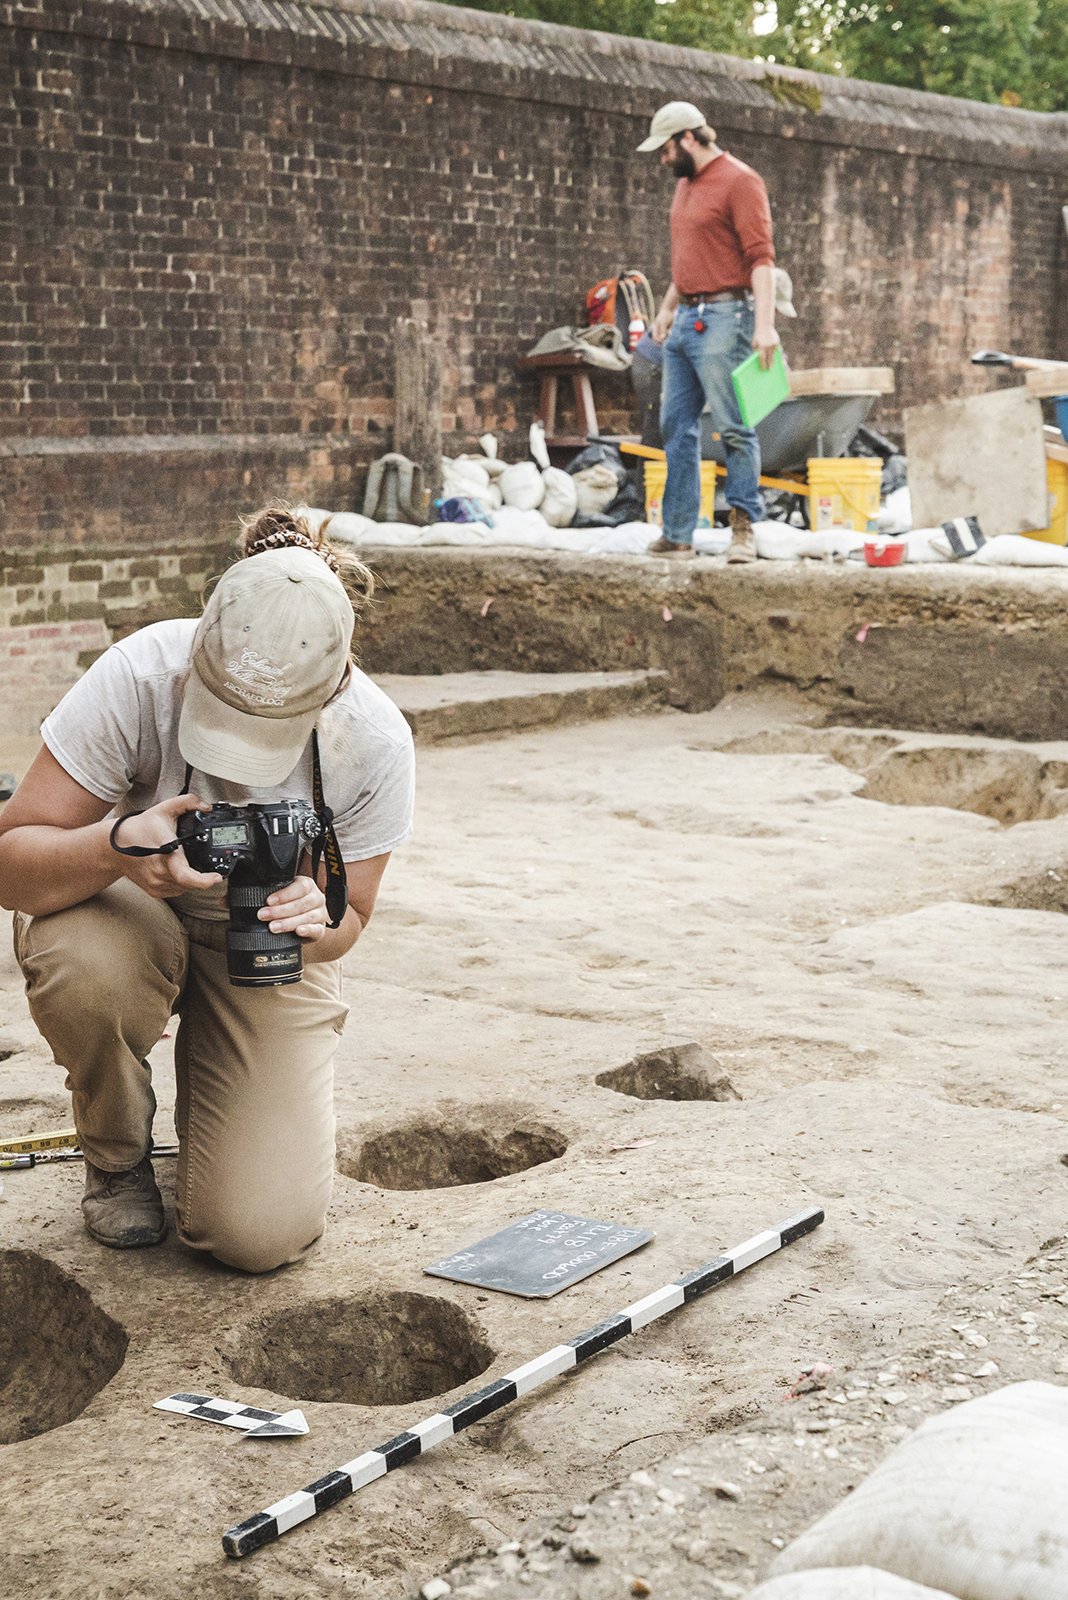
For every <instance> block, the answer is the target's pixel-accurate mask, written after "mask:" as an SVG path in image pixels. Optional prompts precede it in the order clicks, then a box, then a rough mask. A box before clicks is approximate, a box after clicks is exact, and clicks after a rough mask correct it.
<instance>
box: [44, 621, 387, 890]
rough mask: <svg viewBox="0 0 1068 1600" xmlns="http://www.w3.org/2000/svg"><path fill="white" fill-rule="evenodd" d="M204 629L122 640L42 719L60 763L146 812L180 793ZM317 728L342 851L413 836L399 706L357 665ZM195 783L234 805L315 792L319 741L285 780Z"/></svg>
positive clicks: (361, 851)
mask: <svg viewBox="0 0 1068 1600" xmlns="http://www.w3.org/2000/svg"><path fill="white" fill-rule="evenodd" d="M196 626H197V625H196V622H195V621H194V620H191V619H182V620H177V621H173V622H156V623H153V624H152V625H151V626H149V627H147V628H142V629H141V630H140V631H139V632H138V633H135V634H133V635H131V637H130V638H128V639H122V640H120V641H119V643H118V644H113V645H112V646H111V648H110V649H109V650H106V651H105V652H104V654H103V655H102V656H100V657H99V658H98V659H97V660H96V661H94V663H93V665H92V666H91V667H90V668H89V670H88V672H86V673H85V674H84V676H83V677H82V678H80V679H79V680H78V682H77V683H76V684H75V685H74V687H73V688H72V689H71V690H70V691H69V692H68V693H67V694H66V695H64V697H63V699H62V700H61V701H60V702H59V705H58V706H57V707H56V709H55V710H54V711H53V712H52V714H51V716H49V717H48V718H47V719H46V720H45V722H44V724H43V726H42V728H41V736H42V738H43V739H44V742H45V744H46V745H47V746H48V748H49V750H50V751H51V752H52V754H53V755H54V756H55V758H56V760H57V761H58V762H59V764H60V766H61V767H63V769H64V770H65V771H66V772H68V773H69V774H70V776H71V777H72V778H74V779H75V780H76V781H77V782H78V783H80V784H81V785H82V787H83V788H84V789H88V790H89V793H90V794H94V795H96V796H97V798H98V799H100V800H106V801H108V802H109V804H111V805H113V806H114V807H115V809H116V811H118V812H126V811H143V810H146V809H147V808H148V807H149V806H154V805H156V804H157V803H158V802H159V801H160V800H168V799H172V798H173V797H174V796H175V795H178V794H181V792H182V788H183V786H184V783H185V761H184V760H183V758H182V754H181V752H180V750H179V749H178V719H179V717H180V715H181V710H182V692H183V690H184V688H185V682H186V678H187V677H188V675H189V672H190V670H191V667H190V653H191V649H192V643H193V635H194V633H195V632H196ZM318 732H319V757H320V761H321V763H322V774H323V797H324V799H325V801H326V804H327V805H328V806H330V807H331V809H332V810H333V813H334V827H335V829H336V831H337V838H338V844H339V845H340V847H341V854H342V857H343V858H344V860H346V861H364V860H366V859H367V858H368V857H370V856H378V855H384V854H385V853H386V852H387V851H390V850H395V849H396V847H397V846H398V845H399V844H402V843H403V842H404V840H405V839H406V838H407V837H408V835H409V834H410V833H411V830H412V806H413V799H414V790H415V755H414V750H413V747H412V736H411V731H410V729H409V727H408V724H407V723H406V722H405V720H404V718H403V716H402V715H401V713H400V711H398V709H397V707H396V706H395V705H394V704H393V701H392V700H390V699H389V697H388V696H387V695H386V694H384V693H383V692H382V690H381V689H379V688H378V686H377V685H376V684H374V683H372V682H371V680H370V678H368V677H367V675H366V674H365V673H363V672H360V671H359V669H358V668H356V667H353V669H352V671H351V673H350V675H349V680H348V682H347V684H346V685H345V687H344V688H343V689H342V690H341V691H340V692H339V693H338V694H336V695H335V696H334V698H333V699H332V700H330V701H329V702H328V703H327V704H326V705H325V706H324V707H323V709H322V712H321V713H320V715H319V722H318ZM190 792H191V793H193V794H196V795H199V797H200V798H201V799H202V800H229V801H231V802H233V803H241V802H244V801H247V800H254V801H260V802H263V801H269V800H309V801H310V800H311V798H312V750H311V740H309V741H308V744H307V746H306V748H305V750H304V754H303V755H302V756H301V759H300V761H299V762H298V763H297V766H296V767H295V769H294V770H293V772H292V773H291V774H290V776H289V777H288V778H287V779H286V780H285V781H284V782H283V783H281V784H279V785H278V786H277V787H276V788H273V789H246V788H244V787H242V786H241V785H239V784H234V783H227V782H225V781H224V780H223V779H221V778H214V777H212V776H211V775H210V774H208V773H203V772H199V771H197V770H196V769H194V771H193V775H192V779H191V781H190ZM184 898H185V897H184V896H183V899H184ZM210 898H212V899H217V898H218V897H217V896H215V895H211V896H210ZM190 909H192V908H190Z"/></svg>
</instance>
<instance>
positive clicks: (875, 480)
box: [808, 456, 883, 533]
mask: <svg viewBox="0 0 1068 1600" xmlns="http://www.w3.org/2000/svg"><path fill="white" fill-rule="evenodd" d="M882 476H883V464H882V462H881V461H880V460H878V458H877V457H875V456H814V457H813V458H812V460H810V461H809V463H808V520H809V524H810V526H811V527H813V528H815V529H817V530H818V529H820V528H856V529H859V531H860V532H861V533H863V532H865V531H866V530H867V528H868V527H869V526H870V525H871V524H872V522H873V521H874V519H875V517H876V516H877V515H878V512H879V504H880V486H881V484H882Z"/></svg>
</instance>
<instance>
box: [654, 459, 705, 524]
mask: <svg viewBox="0 0 1068 1600" xmlns="http://www.w3.org/2000/svg"><path fill="white" fill-rule="evenodd" d="M666 483H667V462H666V461H646V463H645V520H646V522H652V523H655V525H656V526H657V527H658V528H662V527H663V526H664V517H663V505H664V485H665V484H666ZM715 520H716V463H715V462H714V461H702V462H701V509H700V510H699V511H698V513H697V526H698V527H699V528H711V527H712V525H713V523H714V522H715Z"/></svg>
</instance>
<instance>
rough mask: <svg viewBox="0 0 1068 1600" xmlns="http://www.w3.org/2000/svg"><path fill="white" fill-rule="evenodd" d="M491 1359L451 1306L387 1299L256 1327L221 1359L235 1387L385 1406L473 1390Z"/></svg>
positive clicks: (479, 1335) (346, 1303) (405, 1297)
mask: <svg viewBox="0 0 1068 1600" xmlns="http://www.w3.org/2000/svg"><path fill="white" fill-rule="evenodd" d="M494 1354H495V1352H494V1351H493V1349H492V1348H491V1346H490V1345H489V1343H488V1342H487V1340H486V1336H485V1333H484V1332H483V1330H482V1328H481V1327H480V1326H479V1324H478V1323H477V1322H475V1320H474V1319H473V1318H472V1317H469V1316H468V1315H467V1314H466V1312H464V1311H463V1310H461V1308H460V1307H459V1306H458V1305H456V1304H454V1302H453V1301H451V1300H445V1299H442V1298H441V1297H439V1296H437V1295H429V1294H403V1293H399V1292H390V1291H382V1292H379V1293H375V1294H368V1295H364V1296H362V1297H361V1298H360V1299H358V1300H345V1299H341V1298H337V1299H330V1300H319V1301H315V1302H313V1303H312V1304H310V1305H303V1306H294V1307H292V1308H291V1309H290V1310H287V1311H281V1312H278V1313H277V1314H276V1315H274V1316H270V1317H264V1318H262V1319H259V1320H257V1321H256V1322H254V1323H252V1324H250V1325H249V1326H247V1327H246V1328H245V1329H244V1330H243V1332H242V1334H241V1336H240V1340H239V1342H238V1344H237V1347H236V1348H235V1350H234V1351H233V1352H232V1353H231V1354H229V1355H227V1356H225V1357H224V1359H225V1361H226V1365H227V1367H228V1368H229V1370H230V1373H231V1374H232V1376H233V1377H234V1378H236V1379H237V1381H238V1383H242V1384H248V1385H250V1386H251V1387H252V1388H256V1389H269V1390H270V1391H271V1392H272V1393H274V1394H284V1395H292V1396H293V1397H294V1398H295V1399H300V1400H340V1401H342V1402H344V1404H346V1405H354V1406H388V1405H404V1404H406V1402H408V1401H409V1400H427V1399H429V1398H430V1397H431V1396H432V1395H439V1394H445V1393H447V1392H448V1390H450V1389H455V1388H456V1386H457V1384H460V1383H468V1382H470V1380H471V1379H472V1378H477V1377H478V1375H479V1373H481V1372H485V1370H486V1368H487V1367H488V1366H489V1365H490V1363H491V1361H492V1360H493V1358H494Z"/></svg>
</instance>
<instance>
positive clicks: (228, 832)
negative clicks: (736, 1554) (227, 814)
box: [211, 822, 249, 850]
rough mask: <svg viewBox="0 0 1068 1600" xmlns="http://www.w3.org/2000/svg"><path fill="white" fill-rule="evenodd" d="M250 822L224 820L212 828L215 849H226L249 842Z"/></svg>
mask: <svg viewBox="0 0 1068 1600" xmlns="http://www.w3.org/2000/svg"><path fill="white" fill-rule="evenodd" d="M248 840H249V833H248V824H247V823H245V822H222V823H219V825H218V826H217V827H214V828H212V830H211V843H212V848H213V849H224V850H225V849H226V848H227V847H228V846H231V845H235V844H248Z"/></svg>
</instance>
